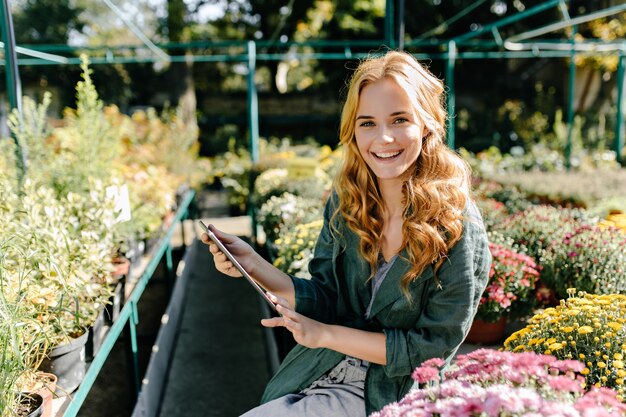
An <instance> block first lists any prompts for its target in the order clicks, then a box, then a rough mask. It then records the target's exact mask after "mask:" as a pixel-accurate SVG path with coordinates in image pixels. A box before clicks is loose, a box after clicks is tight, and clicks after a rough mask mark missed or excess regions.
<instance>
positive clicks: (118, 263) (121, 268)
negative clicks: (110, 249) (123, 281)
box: [111, 256, 130, 277]
mask: <svg viewBox="0 0 626 417" xmlns="http://www.w3.org/2000/svg"><path fill="white" fill-rule="evenodd" d="M112 262H113V265H114V266H115V270H114V271H113V272H111V276H113V277H121V276H124V275H128V272H129V271H130V259H128V258H126V257H124V256H117V257H115V258H113V259H112Z"/></svg>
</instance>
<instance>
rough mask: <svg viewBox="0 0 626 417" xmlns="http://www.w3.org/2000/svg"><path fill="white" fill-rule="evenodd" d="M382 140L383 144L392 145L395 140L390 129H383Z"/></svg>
mask: <svg viewBox="0 0 626 417" xmlns="http://www.w3.org/2000/svg"><path fill="white" fill-rule="evenodd" d="M381 139H382V141H383V142H386V143H391V142H393V141H394V140H395V138H394V136H393V133H392V132H391V130H390V129H386V128H384V127H383V129H382V132H381Z"/></svg>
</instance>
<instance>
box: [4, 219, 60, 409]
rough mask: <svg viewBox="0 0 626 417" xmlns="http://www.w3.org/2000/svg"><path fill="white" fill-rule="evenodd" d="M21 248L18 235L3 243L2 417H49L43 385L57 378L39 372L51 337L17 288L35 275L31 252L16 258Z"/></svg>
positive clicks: (6, 236)
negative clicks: (48, 339) (45, 414)
mask: <svg viewBox="0 0 626 417" xmlns="http://www.w3.org/2000/svg"><path fill="white" fill-rule="evenodd" d="M3 214H4V213H3ZM0 216H2V215H1V214H0ZM19 247H20V242H19V237H17V236H10V235H5V236H4V237H3V241H2V242H1V243H0V368H1V369H0V415H3V416H9V415H20V416H22V415H23V416H26V415H28V416H40V415H43V409H44V408H46V407H47V409H48V410H49V413H48V414H47V417H49V416H50V415H51V410H52V408H51V407H52V402H51V398H50V395H51V394H52V392H51V391H48V393H49V394H50V395H49V396H48V401H47V402H45V399H44V397H43V394H45V390H43V389H42V388H43V386H42V385H40V383H41V382H42V381H43V380H44V378H47V377H49V378H52V379H54V378H55V376H54V375H49V376H43V375H42V374H41V373H40V372H37V371H36V369H37V367H38V366H39V364H40V363H41V360H42V359H43V355H44V352H45V347H46V345H47V338H46V337H45V334H44V328H43V327H42V326H41V325H40V323H39V322H38V321H37V320H35V319H34V318H33V317H32V316H31V314H30V311H29V310H30V307H29V305H28V303H26V302H24V299H23V293H24V290H25V288H24V287H22V288H21V289H18V291H14V288H13V287H14V286H15V285H18V286H24V285H27V284H28V282H29V280H28V277H29V275H31V274H32V273H33V271H32V270H31V269H30V267H29V263H28V257H29V256H30V252H21V254H20V255H21V256H19V257H15V256H14V254H15V251H16V250H17V251H19V250H20V249H19ZM16 248H17V249H16ZM51 388H52V387H51ZM52 389H53V388H52Z"/></svg>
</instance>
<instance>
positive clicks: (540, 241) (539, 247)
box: [493, 205, 596, 265]
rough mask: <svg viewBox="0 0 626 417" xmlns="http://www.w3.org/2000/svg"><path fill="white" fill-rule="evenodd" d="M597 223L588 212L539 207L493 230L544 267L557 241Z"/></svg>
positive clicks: (532, 207)
mask: <svg viewBox="0 0 626 417" xmlns="http://www.w3.org/2000/svg"><path fill="white" fill-rule="evenodd" d="M595 223H596V219H594V218H591V217H590V216H589V214H588V213H587V212H586V211H584V210H580V209H565V208H557V207H552V206H545V205H537V206H530V207H528V208H527V209H525V210H524V211H521V212H518V213H515V214H513V215H511V216H510V217H509V218H507V219H506V220H505V221H503V222H502V223H500V224H498V225H496V226H494V227H493V230H494V231H497V232H500V233H502V234H503V235H504V236H508V237H510V238H512V239H513V241H514V242H515V243H517V244H520V245H523V246H525V247H526V248H527V250H528V251H527V254H528V255H529V256H531V257H532V258H534V259H536V260H537V261H538V262H539V263H540V264H541V265H543V260H542V257H543V254H544V251H545V249H546V248H547V247H548V246H549V245H550V244H551V243H552V242H553V241H558V240H561V239H562V238H563V237H564V236H565V234H566V233H568V232H570V233H571V232H573V231H574V230H576V229H577V228H579V227H580V226H582V225H585V224H589V225H592V224H595Z"/></svg>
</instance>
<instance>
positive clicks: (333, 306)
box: [291, 197, 338, 323]
mask: <svg viewBox="0 0 626 417" xmlns="http://www.w3.org/2000/svg"><path fill="white" fill-rule="evenodd" d="M333 211H334V204H333V197H331V198H329V199H328V202H327V203H326V207H325V208H324V225H323V227H322V231H321V233H320V235H319V237H318V239H317V243H316V244H315V251H314V254H313V259H311V261H310V263H309V272H310V274H311V278H310V279H304V278H298V277H295V276H291V279H292V281H293V285H294V288H295V295H296V305H295V308H296V311H297V312H298V313H300V314H303V315H305V316H307V317H310V318H312V319H314V320H318V321H321V322H323V323H334V322H335V321H336V316H337V291H338V289H337V278H336V276H335V273H334V265H333V253H334V252H333V251H334V249H335V248H334V246H335V244H336V242H335V239H334V237H333V236H332V233H331V230H330V219H331V217H332V214H333Z"/></svg>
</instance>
